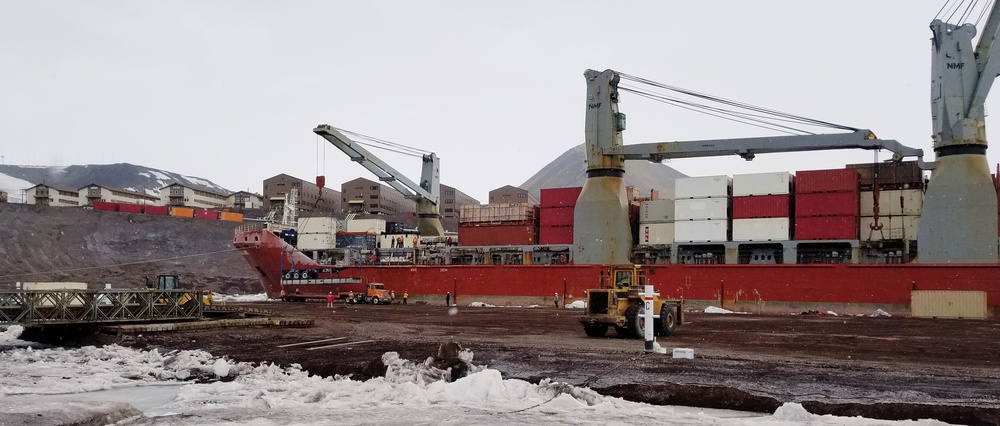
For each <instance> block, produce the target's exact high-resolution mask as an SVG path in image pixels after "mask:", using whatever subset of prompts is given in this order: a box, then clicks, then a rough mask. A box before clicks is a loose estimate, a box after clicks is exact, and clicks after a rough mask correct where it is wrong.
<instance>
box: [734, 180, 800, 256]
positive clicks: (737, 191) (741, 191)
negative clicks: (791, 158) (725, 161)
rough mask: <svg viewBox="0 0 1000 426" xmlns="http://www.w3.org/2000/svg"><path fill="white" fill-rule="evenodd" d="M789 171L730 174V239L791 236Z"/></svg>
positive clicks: (761, 238) (784, 239)
mask: <svg viewBox="0 0 1000 426" xmlns="http://www.w3.org/2000/svg"><path fill="white" fill-rule="evenodd" d="M791 188H792V174H791V173H788V172H779V173H754V174H745V175H734V176H733V241H787V240H788V239H789V238H791V233H790V231H791V225H792V224H791V218H790V215H791V211H792V210H791V195H790V194H791Z"/></svg>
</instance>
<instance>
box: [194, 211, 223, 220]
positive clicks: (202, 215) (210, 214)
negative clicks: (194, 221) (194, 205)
mask: <svg viewBox="0 0 1000 426" xmlns="http://www.w3.org/2000/svg"><path fill="white" fill-rule="evenodd" d="M194 217H196V218H199V219H218V218H219V212H217V211H215V210H205V209H195V211H194Z"/></svg>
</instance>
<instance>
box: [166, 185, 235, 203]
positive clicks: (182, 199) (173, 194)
mask: <svg viewBox="0 0 1000 426" xmlns="http://www.w3.org/2000/svg"><path fill="white" fill-rule="evenodd" d="M227 201H228V197H227V196H225V195H222V194H218V193H215V192H209V191H205V190H203V189H196V188H192V187H190V186H186V185H183V184H180V183H173V184H170V185H167V186H164V187H163V188H160V204H163V205H168V206H172V207H194V208H202V209H221V208H224V207H226V202H227Z"/></svg>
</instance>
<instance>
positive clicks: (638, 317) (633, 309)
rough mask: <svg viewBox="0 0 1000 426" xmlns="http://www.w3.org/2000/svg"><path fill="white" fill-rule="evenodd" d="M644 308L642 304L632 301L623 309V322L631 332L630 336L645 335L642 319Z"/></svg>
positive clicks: (644, 312)
mask: <svg viewBox="0 0 1000 426" xmlns="http://www.w3.org/2000/svg"><path fill="white" fill-rule="evenodd" d="M645 314H646V310H645V309H643V307H642V304H640V303H633V304H631V305H629V307H628V308H627V309H625V324H626V326H627V327H628V329H629V331H631V332H632V337H638V338H640V339H641V338H643V337H645V335H646V328H645V325H646V324H645V321H643V319H644V316H645Z"/></svg>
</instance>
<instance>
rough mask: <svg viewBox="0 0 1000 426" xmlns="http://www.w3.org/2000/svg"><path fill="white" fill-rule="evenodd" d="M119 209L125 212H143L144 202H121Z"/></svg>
mask: <svg viewBox="0 0 1000 426" xmlns="http://www.w3.org/2000/svg"><path fill="white" fill-rule="evenodd" d="M118 211H120V212H123V213H142V204H126V203H119V204H118Z"/></svg>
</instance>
